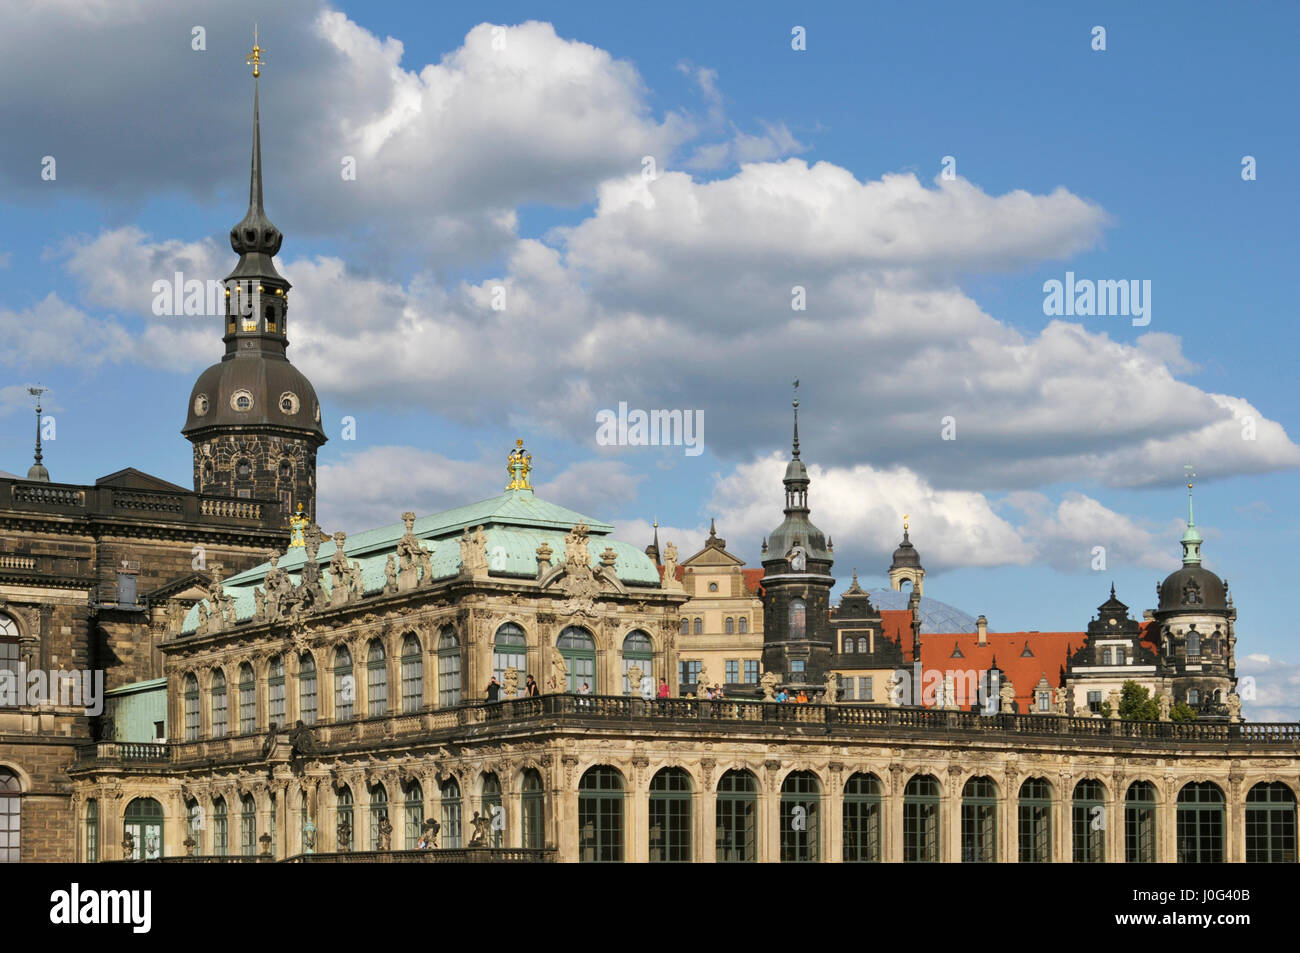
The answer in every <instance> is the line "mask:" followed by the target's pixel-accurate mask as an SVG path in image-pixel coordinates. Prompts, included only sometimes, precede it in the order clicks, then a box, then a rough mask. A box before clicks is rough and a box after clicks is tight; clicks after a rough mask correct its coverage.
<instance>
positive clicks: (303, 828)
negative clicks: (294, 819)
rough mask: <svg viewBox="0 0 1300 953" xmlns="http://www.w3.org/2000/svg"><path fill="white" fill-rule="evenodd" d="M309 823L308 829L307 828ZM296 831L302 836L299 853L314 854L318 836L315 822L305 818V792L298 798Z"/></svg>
mask: <svg viewBox="0 0 1300 953" xmlns="http://www.w3.org/2000/svg"><path fill="white" fill-rule="evenodd" d="M309 823H310V827H309V826H308V825H309ZM298 830H299V831H300V832H301V836H302V846H301V848H300V850H301V852H302V853H304V854H314V853H315V852H316V843H317V841H316V838H317V837H318V836H320V834H319V831H317V829H316V822H315V821H314V820H312V819H311V818H309V817H308V816H307V795H306V793H305V792H304V793H303V794H302V795H301V796H300V797H299V798H298Z"/></svg>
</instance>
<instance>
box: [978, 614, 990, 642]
mask: <svg viewBox="0 0 1300 953" xmlns="http://www.w3.org/2000/svg"><path fill="white" fill-rule="evenodd" d="M975 631H976V632H978V633H979V635H980V638H979V644H980V645H988V644H989V620H988V619H986V618H984V616H982V615H981V616H980V617H979V618H978V619H976V620H975Z"/></svg>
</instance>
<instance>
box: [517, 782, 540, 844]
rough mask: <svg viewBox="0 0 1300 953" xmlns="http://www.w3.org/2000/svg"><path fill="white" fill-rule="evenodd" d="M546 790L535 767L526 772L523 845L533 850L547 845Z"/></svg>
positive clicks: (523, 799) (522, 805)
mask: <svg viewBox="0 0 1300 953" xmlns="http://www.w3.org/2000/svg"><path fill="white" fill-rule="evenodd" d="M545 798H546V792H545V791H544V790H543V788H542V776H541V775H540V774H538V773H537V770H536V769H535V768H529V769H528V770H527V771H525V772H524V792H523V798H522V804H521V807H522V814H523V828H524V841H523V846H524V847H527V848H530V849H532V850H541V849H542V848H543V847H545V846H546V843H545V841H546V832H545V823H546V822H545V817H546V814H545V807H546V801H545Z"/></svg>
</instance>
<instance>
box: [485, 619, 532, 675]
mask: <svg viewBox="0 0 1300 953" xmlns="http://www.w3.org/2000/svg"><path fill="white" fill-rule="evenodd" d="M527 644H528V643H527V639H526V638H525V636H524V630H523V629H522V628H520V627H519V626H518V625H516V624H515V623H513V622H507V623H505V625H503V626H501V627H500V628H499V629H497V634H496V638H495V639H494V640H493V643H492V674H493V675H495V676H496V679H497V682H498V683H499V684H500V685H503V686H504V685H505V683H506V669H508V668H513V669H514V670H515V671H516V672H518V673H519V674H520V675H523V674H526V673H527V671H528V648H527ZM518 682H519V683H520V684H521V685H522V683H523V679H522V678H519V679H518Z"/></svg>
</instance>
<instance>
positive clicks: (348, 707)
mask: <svg viewBox="0 0 1300 953" xmlns="http://www.w3.org/2000/svg"><path fill="white" fill-rule="evenodd" d="M356 694H357V690H356V682H354V681H353V679H352V653H351V652H349V651H348V647H347V646H346V645H340V646H339V647H338V648H337V649H335V651H334V720H335V721H349V720H351V718H352V702H353V701H354V700H355V699H356Z"/></svg>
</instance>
